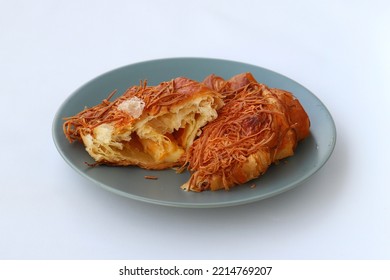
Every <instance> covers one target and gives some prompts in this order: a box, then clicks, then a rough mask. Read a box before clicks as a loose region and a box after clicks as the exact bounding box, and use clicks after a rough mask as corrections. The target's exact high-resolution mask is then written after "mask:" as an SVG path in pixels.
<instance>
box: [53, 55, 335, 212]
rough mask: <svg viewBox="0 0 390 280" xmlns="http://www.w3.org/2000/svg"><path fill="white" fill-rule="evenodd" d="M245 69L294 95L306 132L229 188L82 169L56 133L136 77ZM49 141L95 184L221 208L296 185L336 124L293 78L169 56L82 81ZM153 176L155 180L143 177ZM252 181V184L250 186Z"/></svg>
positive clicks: (75, 149)
mask: <svg viewBox="0 0 390 280" xmlns="http://www.w3.org/2000/svg"><path fill="white" fill-rule="evenodd" d="M242 72H251V73H252V74H253V75H254V76H255V78H256V79H257V80H258V81H259V82H261V83H265V84H267V85H268V86H270V87H277V88H281V89H285V90H288V91H291V92H292V93H294V95H295V96H296V97H297V98H298V99H299V100H300V102H301V103H302V105H303V106H304V108H305V109H306V111H307V113H308V115H309V117H310V121H311V135H310V137H308V138H307V139H305V140H304V141H302V142H300V143H299V145H298V148H297V150H296V154H295V155H294V156H293V157H290V158H288V159H287V160H286V161H284V162H283V163H280V164H279V165H275V166H271V167H270V169H269V170H268V171H267V172H266V174H265V175H263V176H261V177H260V178H258V179H255V180H253V181H251V182H248V183H246V184H243V185H240V186H237V187H234V188H232V189H231V190H230V191H218V192H202V193H193V192H186V191H183V190H181V189H180V186H181V185H182V184H183V183H184V182H186V181H187V179H188V178H189V174H188V173H184V174H176V173H175V171H173V170H164V171H148V170H143V169H140V168H138V167H107V166H98V167H93V168H91V167H88V166H87V165H86V164H85V163H84V162H93V160H92V158H91V157H90V156H89V155H88V154H87V152H86V151H85V150H84V147H83V145H82V144H80V143H73V144H69V142H68V141H67V139H66V138H65V136H64V133H63V131H62V124H63V118H64V117H68V116H72V115H74V114H76V113H78V112H79V111H81V110H83V108H84V107H85V106H88V107H89V106H93V105H96V104H98V103H100V102H101V101H102V100H103V99H104V98H106V97H107V95H108V94H109V93H110V92H112V91H113V90H114V89H118V93H117V96H120V95H121V93H123V91H124V90H126V89H127V88H128V87H129V86H132V85H138V84H139V82H140V80H145V79H147V80H148V84H150V85H156V84H158V83H160V82H162V81H167V80H170V79H172V78H175V77H178V76H186V77H188V78H191V79H195V80H198V81H201V80H203V78H204V77H206V76H207V75H209V74H211V73H214V74H216V75H219V76H222V77H224V78H225V79H228V78H230V77H231V76H233V75H236V74H239V73H242ZM53 138H54V142H55V145H56V147H57V149H58V151H59V152H60V154H61V155H62V157H63V158H64V159H65V161H66V162H67V163H68V164H69V165H70V166H71V167H73V168H74V169H75V170H76V171H77V172H78V173H80V174H81V175H83V176H85V177H86V178H88V179H90V180H92V181H93V182H95V183H96V184H98V185H99V186H101V187H103V188H105V189H107V190H109V191H112V192H114V193H116V194H119V195H123V196H126V197H129V198H132V199H136V200H141V201H145V202H149V203H155V204H161V205H169V206H178V207H193V208H196V207H198V208H202V207H203V208H205V207H223V206H232V205H239V204H244V203H250V202H254V201H258V200H261V199H264V198H268V197H271V196H274V195H277V194H280V193H282V192H285V191H287V190H290V189H291V188H293V187H295V186H297V185H299V184H300V183H302V182H303V181H305V180H307V179H308V178H309V177H310V176H311V175H313V174H314V173H315V172H316V171H318V170H319V169H320V168H321V167H322V166H323V165H324V164H325V162H326V161H327V160H328V158H329V157H330V155H331V153H332V151H333V149H334V146H335V143H336V128H335V125H334V122H333V119H332V117H331V115H330V113H329V111H328V110H327V109H326V107H325V106H324V104H323V103H322V102H321V101H320V100H319V99H318V98H317V97H316V96H315V95H313V94H312V93H311V92H310V91H309V90H307V89H306V88H304V87H303V86H301V85H300V84H298V83H296V82H295V81H293V80H291V79H289V78H287V77H285V76H282V75H280V74H278V73H275V72H272V71H270V70H267V69H264V68H261V67H258V66H254V65H249V64H245V63H240V62H234V61H226V60H220V59H207V58H172V59H161V60H152V61H146V62H141V63H136V64H132V65H128V66H124V67H121V68H118V69H115V70H112V71H110V72H108V73H105V74H103V75H101V76H99V77H97V78H95V79H93V80H92V81H90V82H88V83H86V84H85V85H83V86H82V87H80V88H79V89H78V90H76V91H75V92H74V93H73V94H72V95H70V97H69V98H68V99H67V100H65V102H64V103H63V104H62V106H61V107H60V108H59V110H58V112H57V114H56V116H55V118H54V123H53ZM145 175H154V176H157V177H158V180H147V179H145V178H144V176H145ZM253 184H255V185H256V187H255V188H251V186H253Z"/></svg>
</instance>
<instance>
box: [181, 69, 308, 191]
mask: <svg viewBox="0 0 390 280" xmlns="http://www.w3.org/2000/svg"><path fill="white" fill-rule="evenodd" d="M204 83H205V84H206V85H207V86H208V87H210V88H212V89H214V90H216V91H218V92H220V93H221V94H222V95H223V96H224V102H225V105H224V106H223V107H222V108H221V109H220V110H219V111H218V118H217V119H215V120H214V121H212V122H210V123H209V124H208V125H207V126H206V127H205V128H204V129H203V132H202V134H201V135H200V137H199V138H198V139H197V140H195V142H194V143H193V145H192V146H191V147H190V149H189V151H188V153H187V158H186V163H187V164H188V169H189V170H190V172H192V175H191V178H190V179H189V181H188V182H187V183H185V184H184V185H183V186H182V188H183V189H186V190H191V191H198V192H199V191H204V190H213V191H214V190H219V189H226V190H228V189H229V188H230V187H232V186H234V185H237V184H242V183H245V182H248V181H249V180H251V179H254V178H257V177H258V176H260V175H261V174H263V173H264V172H266V170H267V169H268V167H269V166H270V165H271V164H272V163H274V162H276V161H278V160H280V159H283V158H286V157H288V156H291V155H293V154H294V149H295V147H296V145H297V143H298V141H299V140H302V139H304V138H305V137H307V136H308V135H309V127H310V121H309V118H308V116H307V114H306V112H305V110H304V109H303V107H302V106H301V104H300V103H299V101H298V100H297V99H296V98H295V97H294V96H293V95H292V94H291V93H289V92H287V91H284V90H280V89H270V88H268V87H267V86H266V85H264V84H260V83H258V82H257V81H256V80H255V79H254V77H253V76H252V75H251V74H250V73H243V74H240V75H237V76H234V77H232V78H231V79H230V80H227V81H225V80H224V79H222V78H221V77H217V76H215V75H210V76H208V77H207V78H206V79H205V80H204Z"/></svg>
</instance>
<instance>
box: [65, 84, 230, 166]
mask: <svg viewBox="0 0 390 280" xmlns="http://www.w3.org/2000/svg"><path fill="white" fill-rule="evenodd" d="M110 99H111V96H110V97H108V98H107V99H105V100H103V102H102V103H101V104H99V105H96V106H94V107H91V108H87V109H85V110H84V111H82V112H80V113H78V114H77V115H75V116H72V117H69V118H66V119H65V122H64V125H63V128H64V133H65V135H66V136H67V138H68V140H69V141H70V142H73V141H76V140H78V141H81V142H82V143H83V144H84V145H85V147H86V150H87V152H88V153H89V154H90V155H91V156H92V157H93V158H94V159H95V160H96V163H97V164H109V165H123V166H125V165H137V166H140V167H142V168H146V169H165V168H169V167H173V166H179V165H182V164H183V162H182V160H183V158H184V155H185V153H186V151H187V150H188V148H189V147H190V146H191V145H192V143H193V141H194V139H195V138H196V137H197V136H199V134H200V129H201V128H202V127H203V126H204V125H206V124H207V123H208V122H210V121H212V120H214V119H215V118H216V117H217V110H218V109H219V108H220V107H221V106H222V105H223V101H222V99H221V95H220V94H219V93H217V92H216V91H213V90H211V89H210V88H209V87H207V86H205V85H204V84H201V83H199V82H196V81H193V80H190V79H187V78H184V77H179V78H176V79H173V80H171V81H168V82H163V83H161V84H159V85H157V86H147V84H146V82H144V83H141V84H140V85H139V86H133V87H131V88H129V89H128V90H127V91H125V93H124V94H123V95H122V96H120V97H119V98H117V99H116V100H115V101H110Z"/></svg>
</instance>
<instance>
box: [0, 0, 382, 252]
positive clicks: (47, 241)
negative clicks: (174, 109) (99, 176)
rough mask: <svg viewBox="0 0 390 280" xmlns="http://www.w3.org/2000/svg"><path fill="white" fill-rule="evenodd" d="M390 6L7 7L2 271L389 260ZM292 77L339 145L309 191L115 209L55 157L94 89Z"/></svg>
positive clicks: (200, 0)
mask: <svg viewBox="0 0 390 280" xmlns="http://www.w3.org/2000/svg"><path fill="white" fill-rule="evenodd" d="M389 14H390V5H389V2H388V1H385V0H384V1H333V0H332V1H329V0H326V1H249V0H239V1H210V0H196V1H145V0H142V1H141V0H139V1H114V0H110V1H18V0H15V1H6V0H0V97H1V99H0V102H1V103H0V104H1V107H0V128H1V137H0V144H1V145H0V149H1V150H0V172H1V176H0V259H389V258H390V241H389V236H390V184H389V183H388V181H389V179H388V178H389V174H390V170H389V160H390V157H389V144H388V143H389V128H390V127H389V120H390V114H389V111H388V108H389V105H390V97H389V94H390V86H389V83H388V80H389V77H390V31H389V30H390V20H389V19H387V18H386V17H388V15H389ZM188 56H190V57H209V58H222V59H229V60H235V61H241V62H246V63H250V64H255V65H258V66H262V67H265V68H268V69H271V70H274V71H276V72H279V73H281V74H283V75H286V76H288V77H290V78H292V79H294V80H296V81H298V82H299V83H301V84H302V85H304V86H305V87H307V88H308V89H309V90H311V91H312V92H314V93H315V94H316V96H318V97H319V98H320V99H321V100H322V101H323V102H324V104H325V105H326V106H327V108H328V109H329V111H330V112H331V114H332V116H333V118H334V120H335V123H336V126H337V132H338V137H337V144H336V148H335V150H334V153H333V155H332V157H331V158H330V160H329V161H328V163H327V164H326V165H325V166H324V167H323V168H322V169H321V170H320V171H319V172H318V173H316V175H314V176H313V177H312V178H311V179H310V180H309V181H307V182H306V183H304V184H303V185H301V186H299V187H297V188H295V189H294V190H291V191H289V192H286V193H284V194H282V195H279V196H276V197H273V198H270V199H267V200H263V201H260V202H257V203H252V204H248V205H242V206H236V207H229V208H218V209H181V208H172V207H166V206H158V205H152V204H148V203H143V202H138V201H134V200H131V199H127V198H124V197H120V196H117V195H115V194H112V193H110V192H108V191H106V190H103V189H101V188H100V187H98V186H96V185H95V184H94V183H92V182H90V181H88V180H87V179H85V178H83V177H81V176H80V175H79V174H77V173H76V172H75V171H74V170H73V169H71V167H69V166H68V165H67V164H66V163H65V161H64V160H63V159H62V158H61V156H60V155H59V154H58V152H57V150H56V148H55V146H54V144H53V140H52V135H51V126H52V121H53V118H54V115H55V113H56V111H57V109H58V108H59V106H60V105H61V104H62V102H63V101H64V100H65V99H66V98H67V97H68V96H69V95H70V94H71V93H72V92H73V91H74V90H75V89H77V88H78V87H79V86H81V85H82V84H84V83H85V82H87V81H89V80H90V79H92V78H94V77H96V76H97V75H99V74H101V73H104V72H106V71H109V70H111V69H113V68H117V67H120V66H123V65H127V64H131V63H135V62H140V61H144V60H151V59H157V58H166V57H188Z"/></svg>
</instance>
